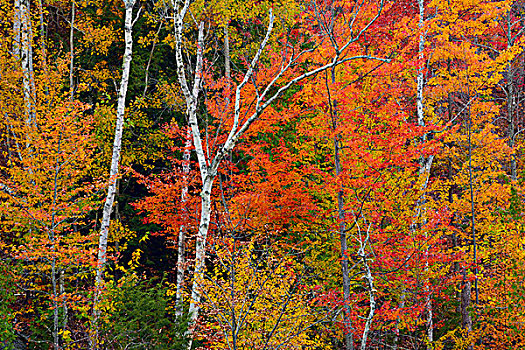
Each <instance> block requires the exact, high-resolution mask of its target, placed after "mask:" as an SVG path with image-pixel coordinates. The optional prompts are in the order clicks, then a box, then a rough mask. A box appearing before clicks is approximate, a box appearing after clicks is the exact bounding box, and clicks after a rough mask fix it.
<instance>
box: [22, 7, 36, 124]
mask: <svg viewBox="0 0 525 350" xmlns="http://www.w3.org/2000/svg"><path fill="white" fill-rule="evenodd" d="M20 19H21V32H20V42H21V51H20V54H21V56H20V61H21V64H22V74H23V78H22V81H23V91H24V103H25V109H26V123H27V124H31V123H32V122H33V121H34V117H35V110H34V99H35V96H34V92H35V83H34V70H33V45H32V41H33V30H32V26H31V9H30V6H29V0H21V2H20Z"/></svg>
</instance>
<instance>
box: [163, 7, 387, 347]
mask: <svg viewBox="0 0 525 350" xmlns="http://www.w3.org/2000/svg"><path fill="white" fill-rule="evenodd" d="M171 4H172V6H173V8H174V15H173V25H174V31H175V33H174V34H175V59H176V65H177V79H178V83H179V86H180V88H181V91H182V95H183V97H184V101H185V105H186V106H185V107H186V114H187V118H188V123H189V126H190V128H191V132H192V136H193V145H194V148H195V153H196V156H197V163H198V166H199V171H200V180H201V186H202V187H201V193H200V197H201V208H200V219H199V227H198V233H197V237H196V246H195V263H194V268H193V269H194V270H193V284H192V287H191V299H190V302H189V313H190V323H189V327H190V329H189V331H188V332H189V335H190V336H191V335H192V332H193V328H194V326H195V324H196V322H197V319H198V317H199V311H200V306H199V305H200V300H201V292H200V283H201V281H202V280H203V278H204V263H205V260H206V242H207V239H208V233H209V229H210V216H211V192H212V189H213V184H214V181H215V180H216V177H217V174H218V170H219V167H220V166H221V163H222V161H223V160H224V158H225V156H226V155H228V154H229V153H230V152H231V151H232V150H233V149H234V148H235V146H236V144H237V143H238V142H239V141H240V139H241V137H242V136H243V134H244V133H245V132H246V131H247V130H248V129H249V128H250V126H251V125H252V124H253V123H254V122H255V121H256V120H257V119H258V118H259V117H260V116H261V114H263V112H264V111H265V110H266V109H267V108H268V107H269V106H270V105H271V104H272V103H273V102H275V101H276V100H277V99H278V98H279V97H280V96H282V94H283V93H284V92H285V91H287V90H288V89H290V88H291V87H292V86H295V85H296V84H297V83H299V82H300V81H301V80H303V79H306V78H308V77H311V76H314V75H316V74H318V73H320V72H323V71H325V70H327V69H331V68H333V67H335V66H337V65H339V64H341V63H344V62H347V61H350V60H356V59H379V60H384V61H386V60H385V59H381V58H377V57H373V56H370V55H367V54H361V53H360V52H353V51H352V50H351V45H352V44H353V43H356V42H357V41H358V40H360V39H361V37H362V36H363V35H364V33H366V32H367V30H369V28H370V26H371V25H372V24H373V23H374V22H375V21H376V20H377V19H378V18H379V16H380V15H381V12H382V9H383V2H382V1H381V2H379V3H368V2H366V3H363V2H359V1H356V2H355V4H354V5H355V6H350V5H349V6H348V7H345V8H347V9H348V11H349V13H348V14H347V15H349V17H348V18H349V19H348V20H346V21H344V23H343V25H344V26H345V34H346V35H337V34H336V32H335V31H334V24H335V23H336V19H335V18H332V19H331V22H330V23H329V22H328V21H326V18H325V17H324V14H325V13H321V11H322V9H320V8H319V6H318V4H311V8H312V9H314V11H312V12H314V15H313V18H314V20H315V22H316V23H315V24H316V31H317V35H319V37H320V38H321V39H322V40H327V41H328V42H329V43H330V45H331V48H332V53H331V56H330V57H328V58H327V60H326V63H324V64H321V65H319V66H316V67H313V68H310V69H309V70H307V71H303V72H300V73H295V74H293V72H292V70H293V69H294V68H295V66H296V65H297V64H299V63H301V62H302V59H303V57H304V56H307V55H308V54H309V53H311V52H313V51H314V50H315V48H316V47H317V45H315V46H314V48H306V49H301V48H300V47H297V46H296V45H294V43H293V42H292V41H291V40H290V38H289V37H288V38H285V40H284V43H281V47H280V56H279V57H280V61H278V62H277V66H276V69H275V70H274V71H273V72H272V73H271V74H272V76H271V77H270V78H269V79H267V80H266V83H262V84H261V83H259V82H258V80H257V74H258V73H260V71H261V69H262V68H263V62H262V60H261V57H263V55H264V54H265V52H266V51H267V49H268V44H269V42H270V38H271V36H272V35H274V29H275V15H274V13H273V11H272V9H270V10H269V15H268V24H267V27H266V31H265V34H264V37H263V39H262V41H261V42H260V45H259V47H258V49H257V50H256V52H255V54H254V55H253V57H252V59H251V60H249V61H248V63H247V64H246V67H245V69H244V70H243V71H242V72H241V73H240V74H239V76H238V79H239V82H238V83H237V84H236V87H235V89H234V93H233V96H232V100H231V103H232V104H233V111H232V112H231V115H228V116H227V117H229V118H230V120H231V126H230V127H229V129H228V131H227V134H226V137H225V140H224V141H223V142H221V143H220V144H219V145H218V146H216V147H217V150H216V151H215V152H214V153H210V151H209V148H207V144H206V143H205V142H204V141H206V140H203V139H202V136H201V134H202V130H201V121H202V117H201V116H200V115H199V111H200V108H201V107H202V104H201V94H202V92H203V82H204V75H205V69H206V67H205V65H204V62H205V59H204V52H205V42H204V38H205V23H204V21H203V20H197V19H195V17H193V20H195V21H196V26H197V28H196V30H197V42H196V53H195V54H194V63H191V64H189V63H188V62H186V61H185V60H184V57H186V54H187V52H186V50H185V47H186V40H185V33H186V30H185V25H186V24H185V18H186V16H187V15H188V14H189V10H190V0H184V1H174V0H172V2H171ZM367 6H369V7H373V8H374V11H375V13H374V14H373V16H372V17H371V19H370V20H368V21H365V23H364V24H361V25H360V26H359V27H358V26H357V24H356V23H357V21H363V19H362V18H361V16H362V12H364V10H363V9H364V8H367ZM327 7H328V6H327ZM368 9H369V8H368ZM368 15H370V12H369V13H368ZM312 44H313V42H312ZM317 44H318V43H317ZM305 46H306V45H305ZM354 49H355V48H354ZM188 72H189V73H188ZM266 74H268V73H266ZM232 75H233V74H232ZM248 88H251V89H253V91H254V94H255V96H254V97H253V100H252V101H249V102H248V101H247V100H246V97H245V96H246V90H247V89H248ZM250 104H251V106H253V108H251V109H250V108H248V106H249V105H250ZM246 110H248V111H246ZM225 113H228V112H225ZM189 347H191V342H190V345H189Z"/></svg>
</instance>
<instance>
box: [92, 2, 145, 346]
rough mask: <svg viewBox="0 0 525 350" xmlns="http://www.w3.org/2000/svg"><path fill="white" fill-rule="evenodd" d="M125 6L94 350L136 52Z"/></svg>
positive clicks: (99, 262) (100, 249)
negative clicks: (134, 52) (123, 42)
mask: <svg viewBox="0 0 525 350" xmlns="http://www.w3.org/2000/svg"><path fill="white" fill-rule="evenodd" d="M124 4H125V9H126V13H125V19H124V40H125V50H124V57H123V63H122V79H121V81H120V89H119V95H118V102H117V120H116V125H115V139H114V141H113V153H112V157H111V168H110V172H109V183H108V192H107V195H106V200H105V203H104V209H103V213H102V223H101V227H100V237H99V246H98V259H97V273H96V277H95V296H94V302H93V316H94V321H93V326H94V328H95V329H94V338H95V339H92V341H91V347H92V349H97V348H98V344H97V339H96V338H97V337H98V334H97V333H98V332H97V330H98V325H97V322H98V318H99V316H100V310H98V301H99V298H100V291H101V286H102V279H103V274H104V267H105V265H106V260H107V256H106V253H107V245H108V232H109V223H110V217H111V212H112V210H113V202H114V200H115V193H116V190H117V175H118V170H119V162H120V150H121V145H122V131H123V128H124V111H125V106H126V93H127V90H128V81H129V71H130V67H131V58H132V52H133V37H132V27H133V6H134V4H135V0H127V1H125V2H124Z"/></svg>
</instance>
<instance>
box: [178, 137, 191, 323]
mask: <svg viewBox="0 0 525 350" xmlns="http://www.w3.org/2000/svg"><path fill="white" fill-rule="evenodd" d="M191 143H192V136H191V130H190V129H188V130H187V132H186V142H185V144H184V154H183V156H182V191H181V195H180V201H181V208H182V219H183V221H184V222H187V219H188V210H187V208H186V201H187V198H188V178H189V174H190V155H191V150H190V148H191ZM186 232H187V228H186V225H185V224H182V225H181V226H180V228H179V239H178V241H177V253H178V255H177V291H176V294H175V315H176V316H178V317H181V316H182V311H183V298H182V292H183V289H184V274H185V271H186V257H185V254H186V253H185V250H186Z"/></svg>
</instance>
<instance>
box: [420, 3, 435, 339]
mask: <svg viewBox="0 0 525 350" xmlns="http://www.w3.org/2000/svg"><path fill="white" fill-rule="evenodd" d="M418 6H419V31H420V33H419V47H418V59H419V65H420V66H419V68H418V73H417V102H416V103H417V122H418V125H419V126H425V113H424V104H423V99H424V98H423V88H424V84H425V82H424V64H423V62H424V58H425V57H424V49H425V33H424V30H423V26H424V21H425V4H424V0H418ZM426 140H427V135H426V134H424V135H423V136H422V143H424V142H425V141H426ZM432 161H433V156H429V157H428V158H427V157H424V156H422V157H421V159H420V165H419V175H420V176H422V177H423V179H424V180H423V184H422V185H421V191H422V195H421V198H420V199H419V201H418V204H417V208H416V215H417V217H416V222H417V221H419V220H421V228H422V229H423V230H425V229H424V224H425V221H426V219H425V214H424V212H425V201H426V199H425V191H426V188H427V185H428V179H429V177H430V168H431V166H432ZM425 238H426V240H428V235H427V233H426V231H425ZM428 269H429V266H428V248H426V249H425V271H427V272H428ZM429 283H430V282H429V281H426V282H425V291H426V293H427V297H426V300H425V308H426V311H427V322H426V324H427V337H428V344H429V345H428V349H430V348H431V347H432V345H431V343H432V342H433V341H434V325H433V319H432V297H431V294H430V286H429Z"/></svg>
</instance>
